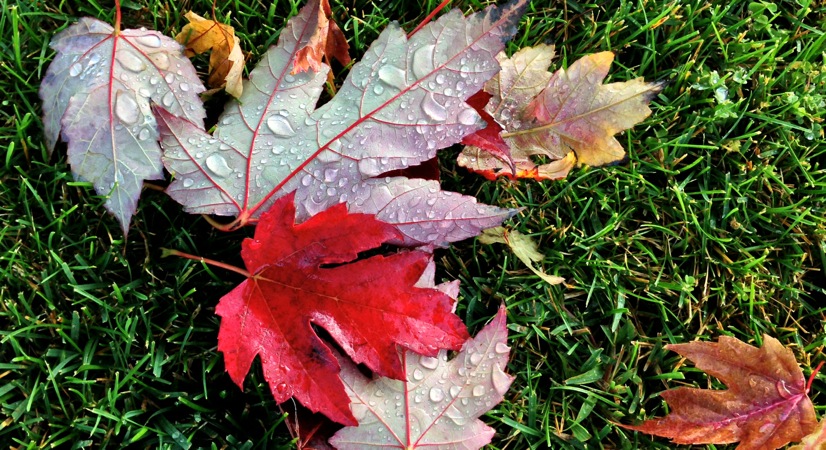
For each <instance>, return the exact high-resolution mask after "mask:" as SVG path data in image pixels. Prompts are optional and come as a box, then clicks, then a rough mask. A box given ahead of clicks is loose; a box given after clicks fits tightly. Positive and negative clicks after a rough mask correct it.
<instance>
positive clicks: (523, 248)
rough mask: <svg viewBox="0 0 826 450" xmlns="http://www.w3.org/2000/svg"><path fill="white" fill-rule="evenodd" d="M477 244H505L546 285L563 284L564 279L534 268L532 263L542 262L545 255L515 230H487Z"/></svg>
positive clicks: (496, 228) (527, 238) (498, 228)
mask: <svg viewBox="0 0 826 450" xmlns="http://www.w3.org/2000/svg"><path fill="white" fill-rule="evenodd" d="M479 242H481V243H483V244H493V243H499V244H507V246H508V247H510V249H511V251H512V252H513V254H514V255H516V257H517V258H519V260H520V261H522V263H523V264H525V265H526V266H528V269H530V270H531V272H533V273H534V274H536V276H538V277H539V278H542V279H543V280H545V281H546V282H547V283H548V284H560V283H563V282H565V278H562V277H558V276H555V275H548V274H547V273H545V272H543V271H541V270H539V269H537V268H536V267H534V265H533V263H535V262H539V261H542V260H543V259H544V258H545V255H543V254H542V253H540V252H539V249H538V248H537V246H536V243H535V242H534V241H533V240H531V238H530V237H528V236H525V235H524V234H522V233H520V232H518V231H516V230H507V229H505V228H504V227H495V228H488V229H487V230H483V231H482V235H481V236H479Z"/></svg>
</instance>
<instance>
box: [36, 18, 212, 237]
mask: <svg viewBox="0 0 826 450" xmlns="http://www.w3.org/2000/svg"><path fill="white" fill-rule="evenodd" d="M50 46H51V47H52V48H53V49H55V50H56V51H57V55H56V56H55V59H54V61H52V63H51V64H50V65H49V69H48V70H47V71H46V76H45V77H44V78H43V82H42V83H41V85H40V98H41V99H42V100H43V126H44V131H45V135H46V145H47V147H48V149H49V152H51V151H52V150H54V147H55V144H56V143H57V140H58V137H59V136H60V137H62V139H63V140H64V141H65V142H66V143H67V144H68V159H69V164H70V165H71V167H72V173H73V174H74V175H75V178H76V179H80V180H85V181H89V182H91V183H92V184H93V185H94V188H95V192H97V193H98V194H99V195H103V196H108V197H109V198H108V199H107V201H106V203H105V206H106V209H108V210H109V211H110V212H111V213H112V214H114V215H115V217H116V218H117V219H118V221H120V223H121V226H122V228H123V230H124V234H125V233H126V231H127V229H128V227H129V222H130V221H131V218H132V214H134V212H135V209H136V208H137V200H138V197H139V196H140V192H141V188H142V186H143V181H144V180H158V179H162V178H163V165H162V163H161V149H160V147H159V146H158V142H157V139H158V129H157V124H156V121H155V118H154V117H153V116H152V111H151V110H150V106H149V105H150V102H154V103H157V104H159V105H162V106H163V107H164V108H165V109H166V110H167V111H168V113H169V114H171V115H174V116H180V117H183V118H185V119H186V120H187V121H188V122H189V123H191V124H192V127H194V128H198V127H203V124H202V121H203V118H204V116H205V113H204V109H203V106H202V104H201V100H200V99H199V98H198V93H200V92H202V91H203V90H204V86H203V85H202V84H201V81H200V80H199V79H198V76H197V74H196V73H195V69H194V68H193V67H192V64H191V63H190V61H189V60H188V59H187V58H186V57H185V56H184V55H183V52H182V48H181V46H180V44H178V43H177V42H175V41H174V40H172V39H171V38H168V37H166V36H163V35H162V34H160V33H158V32H155V31H147V30H145V29H140V30H123V31H121V32H120V33H117V34H116V33H115V32H114V29H113V28H112V27H111V26H110V25H109V24H106V23H104V22H101V21H99V20H96V19H91V18H88V17H87V18H82V19H80V20H79V21H78V23H76V24H74V25H72V26H70V27H69V28H67V29H65V30H63V31H61V32H60V33H58V34H57V35H55V36H54V38H52V41H51V44H50Z"/></svg>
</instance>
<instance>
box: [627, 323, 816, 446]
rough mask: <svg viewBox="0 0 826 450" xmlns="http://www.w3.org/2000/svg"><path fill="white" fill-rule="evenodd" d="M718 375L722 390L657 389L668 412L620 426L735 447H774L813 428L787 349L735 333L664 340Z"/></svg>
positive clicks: (799, 374)
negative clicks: (704, 339) (740, 337)
mask: <svg viewBox="0 0 826 450" xmlns="http://www.w3.org/2000/svg"><path fill="white" fill-rule="evenodd" d="M666 348H667V349H668V350H672V351H675V352H677V353H679V354H680V355H682V356H684V357H686V358H688V359H690V360H692V361H694V364H695V365H696V366H697V368H698V369H700V370H702V371H704V372H706V373H708V374H710V375H713V376H715V377H717V378H719V379H720V380H721V381H722V382H723V383H725V384H726V386H727V387H728V389H727V390H719V391H717V390H708V389H695V388H678V389H674V390H668V391H665V392H663V393H662V397H663V398H664V399H665V401H666V402H668V405H669V406H670V407H671V414H669V415H667V416H666V417H664V418H661V419H652V420H647V421H645V422H644V423H642V424H641V425H637V426H627V425H623V426H624V427H625V428H629V429H632V430H637V431H642V432H644V433H650V434H655V435H657V436H663V437H668V438H671V439H672V441H673V442H675V443H677V444H728V443H732V442H740V445H739V446H738V447H737V448H738V450H758V449H776V448H780V447H782V446H784V445H786V444H788V443H789V442H794V441H799V440H800V439H801V438H803V437H804V436H806V435H807V434H809V433H811V432H812V431H814V429H815V426H816V424H817V419H816V417H815V410H814V407H813V406H812V402H811V400H809V396H808V392H809V388H808V386H807V385H806V379H805V378H804V377H803V371H802V370H800V366H798V365H797V361H795V358H794V354H793V353H792V352H791V350H789V349H787V348H785V347H783V344H781V343H780V342H779V341H778V340H777V339H774V338H773V337H771V336H768V335H764V336H763V347H761V348H757V347H753V346H751V345H748V344H746V343H745V342H742V341H740V340H738V339H736V338H733V337H728V336H721V337H720V339H719V341H718V342H716V343H715V342H690V343H687V344H676V345H667V346H666Z"/></svg>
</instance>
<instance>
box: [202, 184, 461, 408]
mask: <svg viewBox="0 0 826 450" xmlns="http://www.w3.org/2000/svg"><path fill="white" fill-rule="evenodd" d="M294 218H295V207H294V206H293V196H292V195H289V196H286V197H282V198H281V199H279V200H278V201H277V202H276V203H275V204H274V205H273V207H272V208H271V209H270V211H269V212H267V213H265V214H264V215H262V217H261V221H260V222H259V223H258V226H257V228H256V230H255V237H254V239H246V240H244V243H243V247H242V252H241V255H242V256H243V258H244V263H245V264H246V267H247V270H248V271H249V272H250V273H251V274H252V275H251V276H250V278H249V279H248V280H246V281H244V282H243V283H241V285H239V286H238V287H237V288H235V289H234V290H233V291H232V292H230V293H229V294H227V295H226V296H224V297H223V298H222V299H221V301H220V303H219V304H218V307H217V309H216V313H217V314H218V315H219V316H221V318H222V320H221V328H220V332H219V335H218V350H220V351H221V352H223V353H224V359H225V362H226V367H227V371H228V372H229V374H230V376H231V377H232V379H233V381H235V382H236V383H237V384H238V385H239V386H240V385H242V383H243V380H244V377H245V376H246V374H247V371H248V370H249V367H250V364H251V363H252V360H253V359H254V358H255V356H256V355H260V356H261V363H262V366H263V368H264V376H265V378H266V380H267V382H268V383H269V384H270V387H271V388H272V392H273V395H274V396H275V399H276V401H278V402H283V401H285V400H287V399H288V398H289V397H292V396H294V397H295V398H296V399H298V400H299V401H300V402H301V403H302V404H303V405H304V406H306V407H307V408H309V409H311V410H313V411H319V412H322V413H324V414H326V415H327V416H328V417H330V418H331V419H333V420H335V421H337V422H340V423H344V424H355V419H354V418H353V416H352V414H351V413H350V408H349V407H348V406H347V405H348V404H349V399H348V397H347V394H346V393H345V391H344V386H343V385H342V383H341V380H340V379H339V378H338V369H339V366H338V363H337V362H336V359H335V357H334V356H333V354H332V353H331V352H330V349H329V348H328V347H327V344H325V343H324V342H323V341H322V340H321V339H320V338H319V337H318V336H317V335H316V333H315V331H314V330H313V326H317V327H321V328H323V329H325V330H326V331H327V332H328V333H329V335H330V336H331V337H332V338H333V339H335V341H336V342H337V343H338V345H339V346H340V347H341V348H342V349H343V350H344V351H345V352H346V353H347V354H348V355H350V357H351V358H352V359H353V360H354V361H356V362H357V363H364V364H365V365H366V366H367V367H369V368H370V369H371V370H373V371H374V372H376V373H379V374H381V375H384V376H389V377H393V378H402V377H403V376H404V368H403V367H402V365H401V363H400V362H399V358H398V353H397V349H396V346H397V345H400V346H402V347H404V348H407V349H410V350H412V351H415V352H417V353H421V354H425V355H430V356H435V355H436V354H437V352H438V350H439V349H441V348H450V349H458V348H459V347H460V346H461V345H462V343H463V342H464V341H465V340H466V339H467V331H466V329H465V326H464V324H463V323H462V321H461V319H459V317H457V316H456V315H455V314H453V313H452V312H451V311H452V307H453V300H452V299H451V298H450V297H449V296H448V295H446V294H444V293H443V292H442V291H440V290H438V289H434V288H432V287H427V286H422V287H420V286H419V285H417V283H419V282H420V279H422V276H423V274H424V273H425V271H426V269H427V268H428V265H429V263H430V262H431V260H432V255H431V254H429V253H426V252H422V251H403V252H399V253H394V254H391V255H387V256H373V257H370V258H367V259H358V254H359V253H360V252H364V251H367V250H371V249H374V248H376V247H378V246H379V245H381V244H383V243H385V242H387V241H389V240H392V239H394V238H397V237H398V232H397V231H396V230H395V229H394V227H392V226H390V225H388V224H386V223H383V222H379V221H378V220H376V219H375V218H374V217H373V216H370V215H366V214H348V213H347V208H346V207H345V206H344V205H335V206H333V207H331V208H329V209H327V210H326V211H323V212H321V213H319V214H317V215H316V216H314V217H312V218H311V219H309V220H307V221H306V222H304V223H302V224H300V225H295V224H294V220H295V219H294ZM431 286H432V284H431Z"/></svg>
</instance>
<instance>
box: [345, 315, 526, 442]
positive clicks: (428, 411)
mask: <svg viewBox="0 0 826 450" xmlns="http://www.w3.org/2000/svg"><path fill="white" fill-rule="evenodd" d="M505 322H506V311H505V308H504V306H502V307H500V308H499V313H498V314H497V315H496V317H494V319H493V320H492V321H491V322H490V323H489V324H488V325H487V326H485V327H484V328H483V329H482V330H481V331H480V332H479V333H478V334H477V335H476V337H475V338H473V339H471V340H469V341H468V342H466V343H465V345H464V347H463V348H462V351H461V352H460V353H459V354H458V355H456V357H455V358H453V359H452V360H450V361H448V360H447V352H445V351H441V352H440V353H439V355H438V357H436V358H433V357H429V356H420V355H417V354H415V353H413V352H409V351H408V352H403V353H402V354H401V358H402V360H403V361H404V365H405V367H406V378H405V381H398V380H391V379H388V378H383V377H376V378H374V379H372V380H371V379H368V378H367V377H365V376H364V375H362V374H361V372H360V371H359V370H358V368H356V367H355V366H354V365H353V364H352V363H349V362H343V363H342V371H341V378H342V380H343V381H344V384H345V385H346V386H347V393H348V395H349V396H350V398H351V400H352V404H351V408H352V409H353V414H354V415H355V416H356V418H357V419H358V421H359V425H358V427H348V428H344V429H342V430H340V431H338V432H337V433H336V434H335V435H334V436H333V437H332V438H331V439H330V443H331V444H332V445H333V446H334V447H336V448H338V449H340V450H345V449H365V448H401V449H411V450H412V449H415V448H425V447H429V448H455V449H477V448H481V447H482V446H484V445H486V444H488V443H489V442H490V440H491V438H492V437H493V434H494V431H493V429H491V428H490V427H488V426H487V425H485V424H484V423H483V422H482V421H481V420H478V417H479V416H481V415H482V414H484V413H485V412H486V411H488V410H490V408H492V407H493V406H494V405H496V404H497V403H499V402H500V401H502V398H503V397H504V394H505V392H507V390H508V388H509V387H510V384H511V382H512V381H513V377H511V376H510V375H508V374H506V373H505V372H504V369H505V367H506V366H507V363H508V355H509V352H510V348H509V347H508V345H507V337H508V333H507V328H506V326H505Z"/></svg>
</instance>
